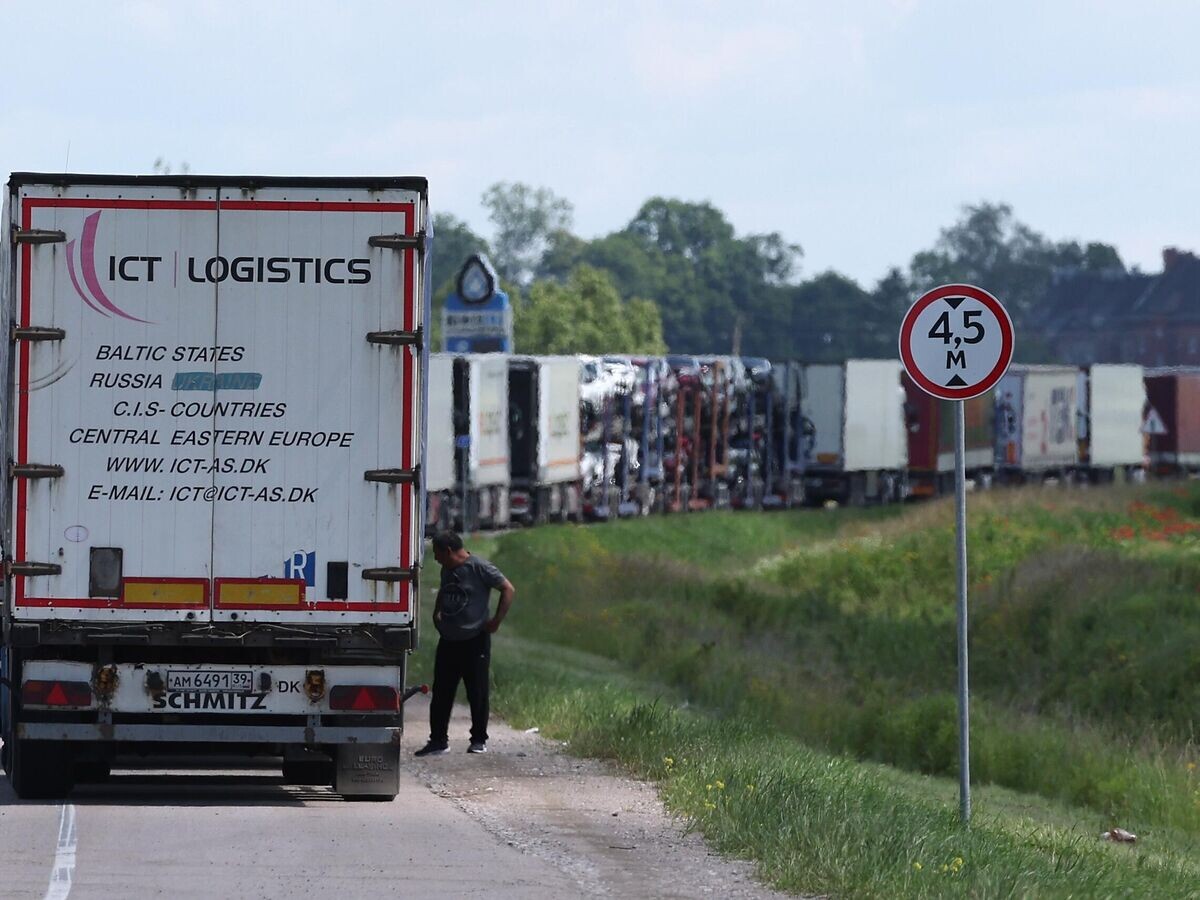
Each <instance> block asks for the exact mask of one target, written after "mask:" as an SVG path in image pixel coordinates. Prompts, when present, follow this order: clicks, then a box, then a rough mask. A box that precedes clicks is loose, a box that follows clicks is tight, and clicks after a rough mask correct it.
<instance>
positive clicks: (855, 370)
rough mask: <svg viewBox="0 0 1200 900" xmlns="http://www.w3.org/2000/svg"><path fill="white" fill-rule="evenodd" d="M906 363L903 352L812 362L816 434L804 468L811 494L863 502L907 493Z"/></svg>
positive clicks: (811, 416)
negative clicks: (898, 357)
mask: <svg viewBox="0 0 1200 900" xmlns="http://www.w3.org/2000/svg"><path fill="white" fill-rule="evenodd" d="M901 368H902V367H901V364H900V361H899V360H895V359H851V360H847V361H846V362H844V363H841V364H828V365H827V364H815V363H814V364H810V365H807V366H805V367H804V377H805V381H806V387H805V392H804V401H803V411H804V415H805V417H806V418H807V419H808V420H809V422H811V423H812V435H813V436H812V442H811V444H810V445H809V446H808V448H807V456H806V460H805V467H804V473H805V474H804V489H805V494H806V497H807V498H808V499H809V500H822V499H833V500H839V501H843V502H849V503H851V504H853V505H861V504H863V503H864V502H866V501H868V500H877V501H879V502H881V503H888V502H891V501H893V500H903V499H904V497H905V496H906V495H907V492H908V487H907V484H908V482H907V469H908V435H907V432H906V430H905V425H904V396H905V395H904V388H903V386H902V385H901V383H900V372H901Z"/></svg>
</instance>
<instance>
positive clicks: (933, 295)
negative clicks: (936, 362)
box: [900, 284, 1013, 400]
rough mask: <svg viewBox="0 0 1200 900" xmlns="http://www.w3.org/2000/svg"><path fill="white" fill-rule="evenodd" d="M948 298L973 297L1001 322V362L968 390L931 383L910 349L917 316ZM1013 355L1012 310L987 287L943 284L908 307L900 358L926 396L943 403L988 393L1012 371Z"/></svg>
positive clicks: (903, 323)
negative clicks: (919, 367) (988, 290)
mask: <svg viewBox="0 0 1200 900" xmlns="http://www.w3.org/2000/svg"><path fill="white" fill-rule="evenodd" d="M944 297H970V298H971V299H972V300H978V301H979V302H980V303H982V304H983V305H984V306H986V307H987V308H988V309H990V310H991V311H992V313H993V314H994V315H995V316H996V320H997V321H998V322H999V323H1000V336H1001V341H1002V343H1001V347H1000V359H998V360H997V361H996V365H995V367H994V368H993V369H992V371H991V372H989V373H988V374H987V375H986V376H985V377H984V379H983V380H982V381H980V382H978V383H976V384H969V385H967V386H966V387H960V388H950V387H946V386H945V385H941V384H937V383H935V382H933V381H930V380H929V379H928V378H926V377H925V375H924V373H922V372H921V370H920V369H918V368H917V364H916V361H915V360H914V359H913V356H912V351H911V350H910V349H909V341H910V340H911V339H912V330H913V326H914V325H915V324H916V322H917V316H919V315H920V314H921V313H922V312H924V311H925V308H926V307H927V306H929V305H930V304H931V303H936V302H937V301H938V300H941V299H942V298H944ZM1012 356H1013V326H1012V319H1011V318H1009V315H1008V310H1006V309H1005V308H1004V305H1003V304H1002V303H1001V302H1000V301H999V300H997V299H996V298H995V297H993V296H992V295H991V294H989V293H988V292H987V291H985V290H984V289H983V288H980V287H975V285H973V284H943V285H941V286H940V287H935V288H934V289H933V290H930V291H926V292H925V293H924V294H922V295H921V296H920V297H918V298H917V302H916V303H914V304H913V305H912V306H910V307H909V308H908V312H906V313H905V314H904V320H903V322H901V324H900V359H901V360H902V361H903V362H904V369H905V371H906V372H908V375H909V377H910V378H912V380H913V382H914V383H915V384H916V385H917V387H919V388H920V389H921V390H923V391H924V392H925V393H927V394H930V395H932V396H934V397H940V398H941V399H943V400H970V399H971V398H972V397H978V396H979V395H980V394H986V393H987V392H988V391H989V390H991V389H992V388H993V387H995V386H996V382H998V381H999V380H1000V379H1001V378H1002V377H1003V376H1004V373H1005V372H1007V371H1008V366H1009V364H1010V363H1011V362H1012Z"/></svg>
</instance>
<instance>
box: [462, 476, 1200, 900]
mask: <svg viewBox="0 0 1200 900" xmlns="http://www.w3.org/2000/svg"><path fill="white" fill-rule="evenodd" d="M1198 511H1200V495H1198V494H1197V493H1196V492H1194V491H1181V490H1174V491H1172V490H1170V489H1163V488H1145V489H1140V490H1135V489H1113V490H1105V491H1091V492H1066V491H1023V492H997V493H996V494H993V495H988V496H984V495H981V496H977V497H973V498H972V532H971V541H972V543H971V577H972V582H973V593H972V616H973V619H972V629H971V652H972V688H973V692H974V699H975V703H974V707H973V722H972V728H973V731H972V775H973V777H974V779H975V780H976V781H977V782H979V784H980V785H995V787H981V788H980V789H979V791H978V794H977V797H976V820H975V825H974V827H973V828H972V829H971V830H970V831H964V830H963V829H961V828H960V827H959V826H958V824H957V822H956V797H955V782H954V780H953V776H954V774H955V772H956V768H957V751H956V730H955V729H956V720H955V708H954V699H953V688H954V683H955V681H954V679H955V673H954V665H955V647H954V629H953V618H954V603H953V596H954V587H953V585H954V582H953V577H954V570H953V543H952V533H953V521H952V509H951V507H950V506H949V505H948V504H945V503H941V504H928V505H924V506H919V507H912V508H909V509H908V510H906V511H904V512H903V513H901V512H900V511H898V510H876V511H870V512H854V511H841V510H839V511H830V512H811V511H810V512H801V513H789V514H775V515H724V514H709V515H704V516H694V517H680V518H675V519H670V518H668V519H656V520H647V521H635V522H624V523H614V524H613V525H611V526H606V527H597V528H587V529H579V528H548V529H541V530H538V531H532V532H522V533H516V534H513V535H509V536H506V537H504V538H503V539H501V540H500V541H498V542H496V543H495V544H493V545H491V546H482V547H481V548H480V549H481V550H482V551H483V552H484V553H490V554H491V556H492V558H493V559H495V561H496V562H497V563H498V564H499V565H500V566H501V567H502V568H503V569H504V570H505V571H506V572H507V573H508V574H509V576H510V577H511V578H513V580H514V581H515V582H517V583H518V584H519V585H520V587H521V598H520V601H519V602H520V607H519V608H518V610H517V612H516V613H515V615H514V619H513V625H514V627H515V629H516V630H517V631H518V632H519V635H520V638H521V639H520V641H515V640H513V639H512V638H511V637H509V638H508V639H507V640H506V641H504V642H502V643H501V644H500V645H499V647H498V653H497V662H496V681H497V692H496V698H497V707H498V708H499V709H500V711H502V712H503V713H504V714H505V715H507V716H508V717H509V718H510V719H512V720H513V721H514V723H516V724H527V723H532V724H539V725H541V726H542V729H543V731H545V732H547V733H551V734H555V735H558V736H562V737H565V738H566V739H568V740H570V741H571V744H572V746H573V748H574V749H575V750H576V751H577V752H582V753H589V754H595V755H600V756H606V757H612V758H615V759H617V760H619V761H621V762H622V763H624V764H625V765H627V766H629V767H630V768H631V769H633V770H634V771H636V772H637V773H638V774H640V775H642V776H645V777H651V778H654V779H656V780H658V781H660V782H661V784H662V789H663V792H664V795H665V797H666V799H667V801H668V802H669V803H670V805H671V806H672V807H673V808H674V809H676V810H678V811H679V812H681V813H683V814H684V815H686V816H688V817H690V818H691V819H692V820H693V821H694V822H695V823H696V824H697V826H698V827H700V828H701V829H702V830H703V831H704V833H705V834H706V835H707V836H708V837H709V838H710V840H712V841H713V842H714V844H715V845H716V846H718V847H720V848H721V849H723V850H726V851H730V852H734V853H738V854H741V855H747V856H750V857H753V858H755V859H757V860H758V861H759V862H760V865H761V866H762V869H763V872H764V874H766V875H767V876H768V877H769V878H771V879H772V880H773V881H775V882H776V883H778V884H780V885H782V886H785V887H790V888H792V889H795V890H806V891H830V892H834V893H837V894H845V895H874V896H895V895H903V896H926V895H928V896H938V895H955V896H961V895H964V894H974V895H979V896H1008V895H1011V896H1031V895H1039V894H1042V895H1049V896H1063V895H1068V894H1073V895H1084V896H1126V895H1131V896H1146V895H1157V896H1189V895H1193V894H1194V895H1196V896H1200V887H1198V886H1200V855H1197V854H1196V853H1195V843H1196V839H1197V837H1198V836H1200V790H1198V789H1200V778H1197V775H1196V765H1195V763H1196V761H1197V754H1196V752H1195V749H1194V745H1193V742H1194V737H1195V734H1194V728H1195V726H1194V723H1193V716H1194V710H1195V709H1196V700H1197V699H1198V696H1200V678H1198V677H1197V676H1198V675H1200V653H1198V650H1200V641H1198V639H1200V594H1198V593H1197V587H1198V585H1200V556H1198V555H1197V551H1198V550H1200V522H1197V521H1196V520H1195V519H1193V516H1194V515H1195V514H1196V513H1197V512H1198ZM578 651H582V652H578ZM681 704H689V705H690V706H691V707H692V708H693V709H697V708H698V709H701V710H704V711H705V712H703V713H697V712H694V711H692V710H680V709H678V706H680V705H681ZM871 761H875V762H871ZM880 764H883V765H880ZM1117 824H1119V825H1122V826H1123V827H1125V828H1128V829H1130V830H1132V831H1135V832H1137V833H1138V834H1139V835H1140V836H1141V838H1142V840H1141V842H1140V843H1139V845H1138V846H1136V847H1133V848H1131V847H1125V846H1121V847H1116V846H1111V845H1107V844H1103V843H1101V842H1099V841H1098V840H1097V835H1098V833H1099V832H1100V831H1101V830H1103V829H1104V828H1107V827H1110V826H1111V825H1117Z"/></svg>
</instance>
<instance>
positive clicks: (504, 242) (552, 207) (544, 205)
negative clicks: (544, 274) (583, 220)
mask: <svg viewBox="0 0 1200 900" xmlns="http://www.w3.org/2000/svg"><path fill="white" fill-rule="evenodd" d="M482 202H483V205H484V206H485V207H486V208H487V210H488V217H489V218H490V219H491V221H492V224H493V225H495V226H496V237H495V244H494V249H495V257H494V258H493V260H492V262H493V263H494V264H495V266H496V271H497V272H498V273H499V274H500V275H501V276H503V277H504V278H506V279H508V280H509V281H513V282H515V283H517V284H519V285H521V286H525V285H527V284H528V283H529V282H530V281H531V280H532V278H533V274H534V270H535V269H536V268H537V265H538V263H539V262H540V261H541V259H542V256H543V255H544V254H545V252H546V249H547V247H548V246H549V245H550V239H551V236H552V235H554V234H556V233H558V232H564V231H569V230H570V228H571V220H572V218H573V216H574V212H575V211H574V207H572V206H571V204H570V203H569V202H568V201H566V200H564V199H562V198H561V197H558V196H557V195H555V193H554V192H553V191H551V190H550V189H549V188H544V187H542V188H532V187H530V186H529V185H527V184H522V183H521V182H519V181H516V182H503V181H501V182H497V183H496V184H493V185H492V186H491V187H489V188H488V189H487V190H486V191H484V192H483V198H482Z"/></svg>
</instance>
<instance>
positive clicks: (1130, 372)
mask: <svg viewBox="0 0 1200 900" xmlns="http://www.w3.org/2000/svg"><path fill="white" fill-rule="evenodd" d="M1076 385H1077V387H1076V392H1077V393H1076V401H1077V402H1078V404H1079V421H1078V428H1079V435H1078V438H1079V448H1080V459H1079V467H1080V471H1081V474H1082V475H1083V476H1084V477H1087V478H1088V479H1090V480H1094V481H1111V480H1113V479H1114V478H1117V477H1120V478H1129V479H1131V480H1134V481H1140V480H1141V479H1142V478H1144V477H1145V473H1146V468H1145V467H1146V447H1145V442H1144V438H1143V436H1142V417H1143V414H1144V411H1145V409H1146V380H1145V373H1144V372H1143V370H1142V367H1141V366H1137V365H1103V364H1097V365H1094V366H1091V367H1090V368H1086V369H1083V370H1081V371H1080V373H1079V375H1078V378H1077V381H1076Z"/></svg>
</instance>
